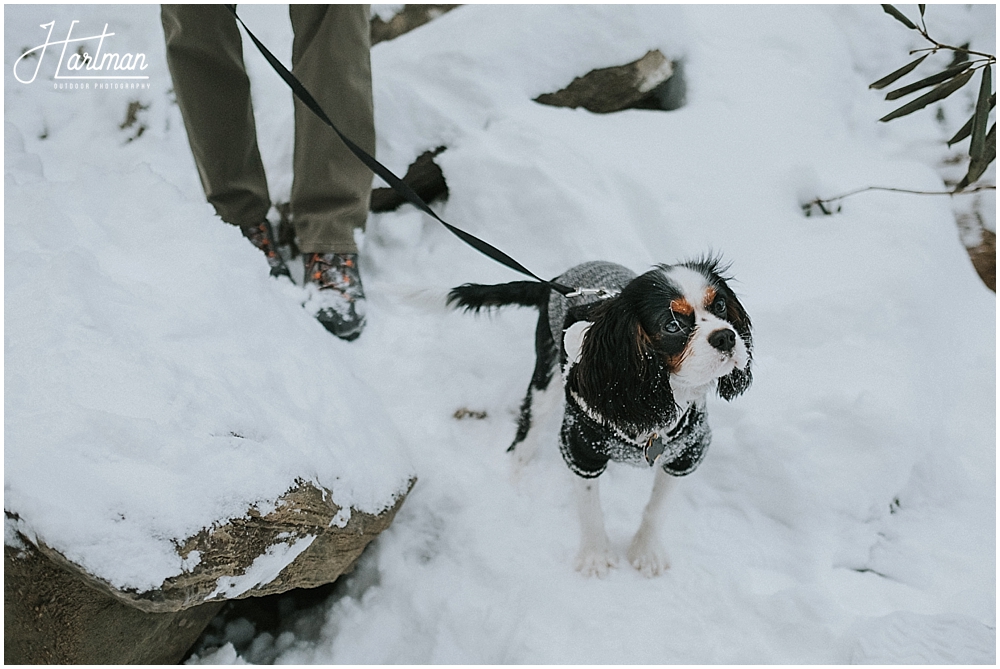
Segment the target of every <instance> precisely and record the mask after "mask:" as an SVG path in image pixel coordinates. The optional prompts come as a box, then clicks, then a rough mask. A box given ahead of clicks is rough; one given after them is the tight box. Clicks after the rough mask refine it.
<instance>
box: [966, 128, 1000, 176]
mask: <svg viewBox="0 0 1000 669" xmlns="http://www.w3.org/2000/svg"><path fill="white" fill-rule="evenodd" d="M983 144H984V146H983V155H982V157H981V158H979V160H973V161H971V162H970V163H969V173H968V174H966V175H965V178H964V179H962V181H961V183H959V184H958V188H957V190H962V189H963V188H965V187H966V186H969V185H970V184H973V183H975V182H976V181H977V180H978V179H979V177H981V176H983V172H985V171H986V168H987V167H989V166H990V163H992V162H993V161H994V160H996V157H997V124H996V123H994V124H993V125H992V126H990V131H989V132H988V133H986V139H985V141H984V142H983Z"/></svg>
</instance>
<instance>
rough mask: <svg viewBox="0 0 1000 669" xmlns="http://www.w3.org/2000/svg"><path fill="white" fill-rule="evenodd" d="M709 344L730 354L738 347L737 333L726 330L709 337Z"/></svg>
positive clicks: (717, 331)
mask: <svg viewBox="0 0 1000 669" xmlns="http://www.w3.org/2000/svg"><path fill="white" fill-rule="evenodd" d="M708 343H709V344H711V345H712V346H713V347H715V348H717V349H719V350H720V351H722V352H723V353H729V352H730V351H732V350H733V347H734V346H736V333H735V332H733V331H732V330H730V329H728V328H726V329H724V330H716V331H715V332H713V333H712V334H710V335H708Z"/></svg>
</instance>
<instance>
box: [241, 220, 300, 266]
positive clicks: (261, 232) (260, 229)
mask: <svg viewBox="0 0 1000 669" xmlns="http://www.w3.org/2000/svg"><path fill="white" fill-rule="evenodd" d="M240 231H241V232H242V233H243V236H244V237H246V238H247V239H249V240H250V243H251V244H253V245H254V246H256V247H257V248H259V249H260V250H261V251H263V252H264V256H265V257H266V258H267V265H268V267H270V268H271V276H287V277H288V278H289V279H291V278H292V275H291V273H290V272H289V271H288V267H286V266H285V261H284V260H282V258H281V254H280V253H278V245H277V244H276V243H275V237H274V230H273V229H272V228H271V224H270V223H269V222H268V220H267V219H264V220H263V221H262V222H260V223H258V224H257V225H250V226H242V225H241V226H240Z"/></svg>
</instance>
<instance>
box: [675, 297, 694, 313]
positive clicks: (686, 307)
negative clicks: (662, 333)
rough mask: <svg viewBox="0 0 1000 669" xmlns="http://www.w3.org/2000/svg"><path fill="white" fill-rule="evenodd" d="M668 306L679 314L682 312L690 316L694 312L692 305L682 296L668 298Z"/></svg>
mask: <svg viewBox="0 0 1000 669" xmlns="http://www.w3.org/2000/svg"><path fill="white" fill-rule="evenodd" d="M670 308H671V309H672V310H673V311H676V312H677V313H679V314H684V315H685V316H690V315H691V314H693V313H694V307H692V306H691V303H690V302H688V301H687V300H686V299H684V298H683V297H675V298H674V299H672V300H670Z"/></svg>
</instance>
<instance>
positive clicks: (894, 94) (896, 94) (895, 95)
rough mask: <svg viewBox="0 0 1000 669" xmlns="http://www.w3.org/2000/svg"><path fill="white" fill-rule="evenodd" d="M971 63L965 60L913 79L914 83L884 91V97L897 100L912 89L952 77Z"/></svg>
mask: <svg viewBox="0 0 1000 669" xmlns="http://www.w3.org/2000/svg"><path fill="white" fill-rule="evenodd" d="M971 65H972V63H968V62H965V63H960V64H958V65H955V66H954V67H949V68H948V69H947V70H942V71H941V72H938V73H937V74H932V75H931V76H929V77H927V78H926V79H921V80H920V81H915V82H914V83H912V84H909V85H907V86H903V87H902V88H897V89H896V90H894V91H889V92H888V93H886V95H885V99H886V100H898V99H899V98H901V97H903V96H904V95H909V94H910V93H913V92H914V91H919V90H920V89H921V88H927V87H928V86H934V85H935V84H940V83H941V82H942V81H947V80H948V79H951V78H952V77H954V76H955V75H956V74H960V73H962V72H964V71H965V70H967V69H969V67H970V66H971Z"/></svg>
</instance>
